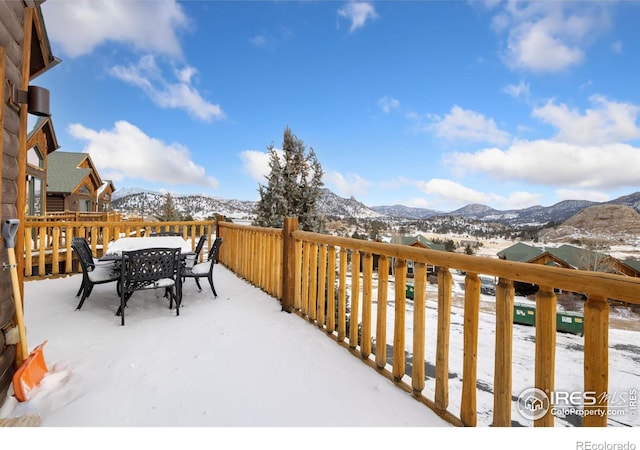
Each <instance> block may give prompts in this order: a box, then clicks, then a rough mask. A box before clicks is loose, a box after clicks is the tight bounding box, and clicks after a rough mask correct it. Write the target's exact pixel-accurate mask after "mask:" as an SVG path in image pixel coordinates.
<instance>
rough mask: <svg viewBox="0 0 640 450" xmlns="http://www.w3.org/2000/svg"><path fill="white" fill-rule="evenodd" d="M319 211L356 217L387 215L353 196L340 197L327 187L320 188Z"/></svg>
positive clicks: (380, 216) (366, 217)
mask: <svg viewBox="0 0 640 450" xmlns="http://www.w3.org/2000/svg"><path fill="white" fill-rule="evenodd" d="M319 206H320V211H321V212H322V213H323V214H324V215H326V216H335V217H356V218H359V219H379V218H384V217H387V216H386V214H383V213H380V212H377V211H374V210H373V209H371V208H369V207H367V206H365V205H364V204H363V203H361V202H359V201H358V200H356V199H355V198H353V197H351V198H343V197H340V196H338V195H336V194H334V193H333V192H331V191H330V190H329V189H322V198H321V199H320V205H319Z"/></svg>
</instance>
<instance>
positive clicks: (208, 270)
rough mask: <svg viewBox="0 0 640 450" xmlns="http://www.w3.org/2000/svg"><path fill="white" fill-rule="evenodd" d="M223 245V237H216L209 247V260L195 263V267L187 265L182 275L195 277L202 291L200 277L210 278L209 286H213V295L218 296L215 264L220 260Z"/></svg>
mask: <svg viewBox="0 0 640 450" xmlns="http://www.w3.org/2000/svg"><path fill="white" fill-rule="evenodd" d="M221 245H222V238H221V237H219V238H216V240H215V241H213V245H212V246H211V248H210V249H209V254H208V256H207V260H206V261H204V262H201V263H197V264H195V265H194V266H193V267H185V268H184V269H183V272H182V277H183V278H184V279H186V278H193V279H194V280H195V282H196V285H197V286H198V289H199V290H200V292H202V286H200V278H206V279H207V280H209V286H211V291H212V292H213V296H214V297H217V296H218V293H217V292H216V288H215V287H214V285H213V266H214V265H215V264H217V262H218V251H219V250H220V246H221Z"/></svg>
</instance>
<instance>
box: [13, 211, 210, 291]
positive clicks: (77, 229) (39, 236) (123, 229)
mask: <svg viewBox="0 0 640 450" xmlns="http://www.w3.org/2000/svg"><path fill="white" fill-rule="evenodd" d="M160 231H174V232H179V233H181V234H182V236H183V237H184V238H185V239H191V242H192V246H193V247H194V248H195V245H196V243H197V239H198V237H200V236H201V235H203V234H205V233H207V234H208V240H207V243H206V244H205V248H204V249H203V254H204V255H206V252H207V249H209V248H211V244H212V243H213V239H214V238H215V236H214V233H215V221H211V220H202V221H175V222H131V221H126V222H118V221H116V222H101V221H79V222H78V221H67V220H59V221H54V220H52V219H51V218H46V219H44V220H40V219H38V220H33V219H30V220H26V221H25V227H24V235H25V241H24V255H25V259H24V276H25V278H28V277H32V276H45V275H58V274H65V273H75V272H77V271H78V270H80V268H79V267H78V265H77V262H76V263H75V264H74V257H73V253H72V249H71V240H72V238H74V237H76V236H81V237H84V238H86V239H87V241H88V242H89V245H90V246H91V249H92V251H93V254H94V255H96V256H102V254H103V253H104V251H106V250H107V248H108V246H109V242H111V241H114V240H117V239H119V238H120V237H124V236H149V235H150V234H152V233H155V232H160Z"/></svg>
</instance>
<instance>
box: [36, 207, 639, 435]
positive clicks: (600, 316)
mask: <svg viewBox="0 0 640 450" xmlns="http://www.w3.org/2000/svg"><path fill="white" fill-rule="evenodd" d="M160 230H163V231H179V232H180V233H182V235H183V236H184V237H185V238H187V239H191V241H192V242H193V243H194V245H195V242H196V238H197V237H198V236H200V235H202V234H207V235H208V236H209V243H208V245H210V244H211V242H212V238H213V237H215V236H220V237H223V238H224V245H223V246H222V247H221V250H220V255H219V261H220V263H221V264H223V265H224V266H226V267H227V268H228V269H230V270H231V271H233V272H235V273H236V274H237V275H238V276H240V277H242V278H243V279H245V280H247V281H248V282H250V283H251V284H253V285H255V286H257V287H259V288H261V289H262V290H264V291H265V292H266V293H268V294H269V295H271V296H273V297H275V298H277V299H278V300H280V302H281V304H282V309H283V310H284V311H287V312H290V313H294V314H297V315H299V316H300V317H302V318H304V319H305V320H307V321H310V322H312V323H314V324H316V325H317V327H318V329H319V330H321V331H322V332H324V333H326V334H327V335H328V336H329V337H330V338H332V339H334V340H335V341H336V342H337V343H338V344H340V345H341V346H344V347H345V348H347V349H348V350H349V351H350V352H351V353H353V354H354V355H356V356H357V357H358V358H360V359H361V360H362V361H363V362H364V363H365V364H367V365H369V366H370V367H371V368H373V369H374V370H376V371H378V372H379V374H380V375H382V376H385V377H387V378H388V379H390V380H392V381H393V382H394V383H395V384H396V385H397V386H398V387H399V388H401V389H404V390H406V391H407V392H410V393H411V394H412V395H413V396H414V397H415V399H416V400H417V401H419V402H421V403H423V404H425V405H426V406H427V407H429V408H430V409H432V410H433V411H435V412H436V413H437V414H438V415H439V416H440V417H442V418H444V419H445V420H447V421H448V422H450V423H452V424H454V425H458V426H477V425H478V413H477V397H478V391H479V387H478V383H477V382H478V376H477V374H478V366H479V363H481V364H482V365H483V366H486V365H487V363H490V364H492V366H493V370H492V373H493V380H492V383H491V385H490V386H487V387H486V389H485V391H486V392H490V395H492V397H493V409H492V422H491V425H492V426H496V427H509V426H511V425H512V410H513V409H514V408H513V399H514V398H517V397H518V395H519V394H520V392H516V391H514V383H513V370H512V367H513V363H514V361H513V354H514V351H513V350H514V348H518V346H522V345H524V344H525V343H523V342H519V341H516V340H514V333H513V330H514V328H513V327H514V325H513V310H514V299H515V290H514V282H524V283H531V284H535V285H537V286H539V290H538V293H537V294H536V297H535V306H536V323H535V353H534V355H533V356H532V362H531V367H532V369H531V370H532V372H533V375H532V386H531V387H532V388H534V387H535V388H536V389H538V390H539V391H540V392H543V393H551V392H554V389H555V387H556V384H557V383H556V379H555V374H556V363H557V362H556V348H557V343H556V333H557V331H556V311H557V307H556V306H557V304H556V303H557V297H556V291H557V290H563V291H569V292H576V293H581V294H584V295H585V296H586V298H587V300H586V301H585V304H584V337H583V343H584V350H583V360H584V364H583V371H582V372H583V376H582V383H581V388H582V392H583V393H588V395H589V398H591V396H593V398H595V399H596V401H595V402H593V404H587V405H585V406H584V410H585V414H584V418H583V420H582V422H581V424H582V425H583V426H586V427H595V426H599V427H602V426H607V412H608V411H609V409H610V405H609V400H608V399H609V398H610V397H611V393H609V388H610V384H609V381H610V380H609V375H610V370H611V369H610V367H609V342H608V335H609V302H611V301H622V302H625V303H628V304H633V305H638V304H640V279H638V278H632V277H627V276H622V275H612V274H606V273H599V272H587V271H578V270H570V269H563V268H554V267H547V266H542V265H535V264H526V263H517V262H510V261H504V260H499V259H497V258H488V257H478V256H469V255H462V254H455V253H449V252H441V251H433V250H427V249H419V248H415V247H410V246H403V245H393V244H386V243H377V242H369V241H363V240H357V239H348V238H342V237H336V236H329V235H323V234H317V233H310V232H304V231H300V230H298V229H297V221H296V220H295V219H287V220H286V221H285V226H284V228H283V229H273V228H261V227H252V226H243V225H239V224H234V223H230V222H225V221H223V220H222V218H221V217H219V218H218V220H217V221H215V222H213V221H202V222H163V223H158V222H152V223H148V222H95V223H90V222H66V223H54V224H52V223H50V222H43V223H35V222H28V223H27V224H26V226H25V233H26V239H25V243H26V245H25V267H24V268H25V277H36V276H47V275H49V274H52V275H55V274H63V273H74V272H75V271H77V268H74V266H73V260H72V258H68V257H67V255H70V254H71V249H70V245H71V244H70V239H69V237H72V236H78V235H79V236H85V237H86V238H87V239H88V240H89V242H90V244H91V246H92V249H93V250H94V253H95V254H97V255H100V254H101V252H102V251H103V250H104V248H105V246H108V243H109V242H110V241H111V239H117V238H119V237H121V236H141V235H143V234H146V233H151V232H152V231H160ZM374 259H375V260H376V262H377V264H376V267H377V268H376V269H375V270H374V265H373V261H374ZM408 263H412V264H413V267H414V278H413V281H414V290H413V301H412V302H411V305H408V302H407V299H406V292H405V289H404V286H405V284H406V267H407V264H408ZM427 267H435V268H436V272H437V285H436V292H437V293H436V294H435V295H434V297H432V298H429V299H428V298H427V293H428V292H430V291H432V287H431V286H429V282H428V280H427ZM43 268H44V269H43ZM460 272H462V273H464V274H465V275H464V293H463V301H462V306H463V307H462V311H463V313H462V314H463V325H462V328H463V339H462V345H459V344H458V345H457V346H455V347H452V346H451V345H450V337H451V333H452V303H453V292H452V278H453V275H454V274H456V273H460ZM390 274H393V275H390ZM481 275H483V276H491V277H495V278H496V279H498V283H497V286H496V293H495V328H494V329H493V330H492V333H491V334H492V339H494V340H495V342H494V344H495V345H494V348H495V352H494V354H493V355H490V356H489V357H488V356H487V355H480V354H479V353H478V342H479V339H480V338H481V333H480V330H479V325H480V320H479V317H480V299H481V283H480V276H481ZM391 284H393V285H394V286H395V287H396V288H395V289H392V288H391V287H390V286H391ZM389 293H391V294H389ZM374 300H375V301H374ZM427 300H429V301H431V303H434V302H435V304H436V314H437V321H436V324H435V326H434V331H433V332H434V333H435V335H434V336H435V354H434V355H433V357H432V359H430V360H427V357H426V353H427V352H426V351H425V345H426V340H427V328H426V327H427V325H426V324H427V323H428V322H429V321H428V320H427V319H433V318H432V317H427V307H426V306H427ZM374 305H375V307H374ZM409 306H411V314H409V313H408V310H409ZM387 315H389V318H392V320H388V317H387ZM408 318H410V319H408ZM409 320H410V321H409ZM387 323H393V326H392V327H388V326H387ZM356 324H357V326H355V325H356ZM387 328H389V329H387ZM429 331H431V330H429ZM383 343H384V344H383ZM429 343H430V344H431V345H433V344H434V343H433V342H429ZM576 351H580V350H576ZM407 354H410V355H411V358H412V364H411V370H410V371H409V370H407V369H408V368H407V365H406V361H407V356H406V355H407ZM481 358H482V359H481ZM487 359H489V361H487ZM452 360H454V361H458V360H461V361H462V364H461V365H462V368H461V371H462V376H461V379H460V378H457V379H456V380H454V381H451V379H450V377H449V374H450V369H449V366H450V364H451V361H452ZM428 365H431V366H433V367H434V374H433V378H435V384H434V387H433V389H428V390H426V389H425V379H426V378H427V376H426V373H425V366H428ZM453 382H456V383H461V386H455V388H456V389H455V391H456V392H460V398H459V399H456V402H454V403H455V405H456V406H455V407H453V406H452V404H454V403H452V402H450V391H451V390H452V389H450V388H451V384H450V383H453ZM431 391H432V392H431ZM549 406H553V405H549ZM555 424H556V422H555V417H554V416H553V415H552V414H550V413H548V414H545V415H543V416H540V417H537V416H536V417H535V420H533V425H534V426H536V427H537V426H543V427H551V426H554V425H555Z"/></svg>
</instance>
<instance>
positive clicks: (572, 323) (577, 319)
mask: <svg viewBox="0 0 640 450" xmlns="http://www.w3.org/2000/svg"><path fill="white" fill-rule="evenodd" d="M556 330H558V331H564V332H566V333H573V334H579V335H583V334H584V316H583V315H582V314H580V313H575V312H559V313H557V314H556Z"/></svg>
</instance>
